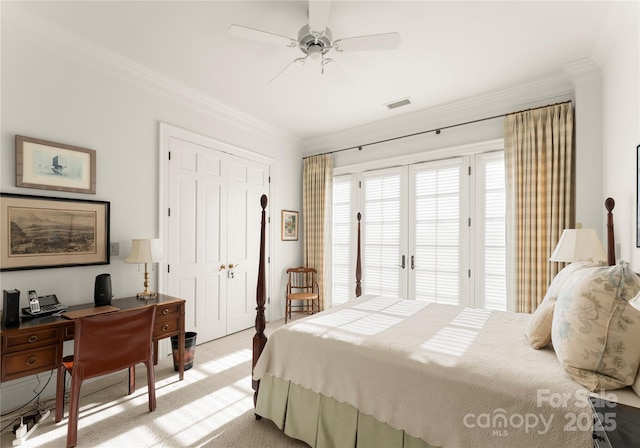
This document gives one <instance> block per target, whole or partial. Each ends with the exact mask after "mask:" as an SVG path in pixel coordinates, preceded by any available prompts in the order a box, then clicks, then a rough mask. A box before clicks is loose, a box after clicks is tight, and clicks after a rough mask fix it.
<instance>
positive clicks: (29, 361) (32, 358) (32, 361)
mask: <svg viewBox="0 0 640 448" xmlns="http://www.w3.org/2000/svg"><path fill="white" fill-rule="evenodd" d="M37 362H38V357H37V356H29V357H28V358H27V365H28V366H32V365H34V364H35V363H37Z"/></svg>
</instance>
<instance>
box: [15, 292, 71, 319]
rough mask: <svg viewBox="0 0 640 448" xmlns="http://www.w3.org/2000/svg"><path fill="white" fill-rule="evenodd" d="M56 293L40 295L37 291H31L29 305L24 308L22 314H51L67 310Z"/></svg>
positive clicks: (33, 315)
mask: <svg viewBox="0 0 640 448" xmlns="http://www.w3.org/2000/svg"><path fill="white" fill-rule="evenodd" d="M66 309H67V307H66V306H65V305H64V304H62V303H60V301H59V300H58V298H57V297H56V295H55V294H49V295H47V296H41V297H38V295H37V294H36V292H35V291H33V290H31V291H29V307H28V308H22V314H24V315H25V316H29V317H40V316H49V315H51V314H55V313H59V312H62V311H64V310H66Z"/></svg>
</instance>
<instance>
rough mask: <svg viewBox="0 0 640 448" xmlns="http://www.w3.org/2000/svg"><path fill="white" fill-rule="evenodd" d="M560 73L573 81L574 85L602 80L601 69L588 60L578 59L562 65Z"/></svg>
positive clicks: (591, 60)
mask: <svg viewBox="0 0 640 448" xmlns="http://www.w3.org/2000/svg"><path fill="white" fill-rule="evenodd" d="M562 73H564V74H565V75H567V77H569V78H570V79H571V80H573V82H574V83H575V84H576V85H577V84H582V83H585V82H591V81H596V80H601V79H602V69H601V68H600V66H599V65H598V64H596V62H595V61H594V60H593V59H590V58H584V59H580V60H577V61H573V62H569V63H567V64H565V65H563V66H562Z"/></svg>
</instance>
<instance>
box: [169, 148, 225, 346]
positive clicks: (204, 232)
mask: <svg viewBox="0 0 640 448" xmlns="http://www.w3.org/2000/svg"><path fill="white" fill-rule="evenodd" d="M169 148H170V151H171V161H170V163H169V179H168V180H169V209H170V213H171V215H170V217H169V220H168V223H169V225H168V238H169V248H168V251H167V264H168V266H169V272H168V273H167V288H168V294H170V295H174V296H176V297H181V298H183V299H186V301H187V302H186V307H185V308H186V317H185V323H186V327H187V328H186V329H187V331H195V332H197V333H198V343H202V342H206V341H209V340H212V339H215V338H219V337H221V336H224V335H226V334H227V301H226V297H227V281H226V279H227V272H226V270H225V269H221V266H225V265H226V264H227V245H226V235H227V219H226V213H225V211H226V209H227V179H226V173H227V164H228V155H227V154H225V153H223V152H219V151H215V150H214V149H212V148H206V147H203V146H202V145H198V144H194V143H191V142H187V141H184V140H180V139H177V138H173V137H171V139H170V142H169Z"/></svg>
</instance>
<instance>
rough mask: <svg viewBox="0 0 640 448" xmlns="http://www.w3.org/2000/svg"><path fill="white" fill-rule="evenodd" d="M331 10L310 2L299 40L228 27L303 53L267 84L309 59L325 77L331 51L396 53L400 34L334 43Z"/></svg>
mask: <svg viewBox="0 0 640 448" xmlns="http://www.w3.org/2000/svg"><path fill="white" fill-rule="evenodd" d="M330 8H331V2H330V1H328V0H310V1H309V23H308V24H307V25H304V26H303V27H302V28H300V31H298V39H293V38H291V37H286V36H281V35H279V34H275V33H271V32H268V31H261V30H256V29H254V28H249V27H246V26H242V25H235V24H233V25H231V26H230V27H229V33H230V34H231V35H232V36H234V37H240V38H243V39H251V40H255V41H260V42H265V43H269V44H275V45H279V46H283V47H290V48H296V47H297V48H299V49H300V51H301V52H302V53H303V54H304V56H302V57H299V58H295V59H294V60H293V61H291V62H290V63H289V64H288V65H287V66H286V67H285V68H283V69H282V70H281V71H280V72H279V73H278V74H277V75H276V76H274V77H273V78H272V79H271V80H270V81H269V84H271V82H272V81H273V80H274V79H276V78H277V77H278V76H280V75H281V74H282V73H283V72H284V71H285V70H286V69H287V68H289V67H291V66H292V65H294V64H297V63H300V64H303V65H304V64H306V62H307V61H308V60H310V59H311V60H319V61H320V73H321V74H324V67H325V65H327V64H330V63H333V64H335V65H337V62H336V61H335V60H334V59H332V58H329V57H325V55H326V54H327V53H328V52H329V51H330V50H335V51H336V52H339V53H341V52H347V51H368V50H395V49H396V48H398V46H399V45H400V34H398V33H382V34H369V35H365V36H357V37H347V38H342V39H336V40H333V35H332V33H331V29H330V28H328V27H327V22H328V20H329V10H330Z"/></svg>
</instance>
